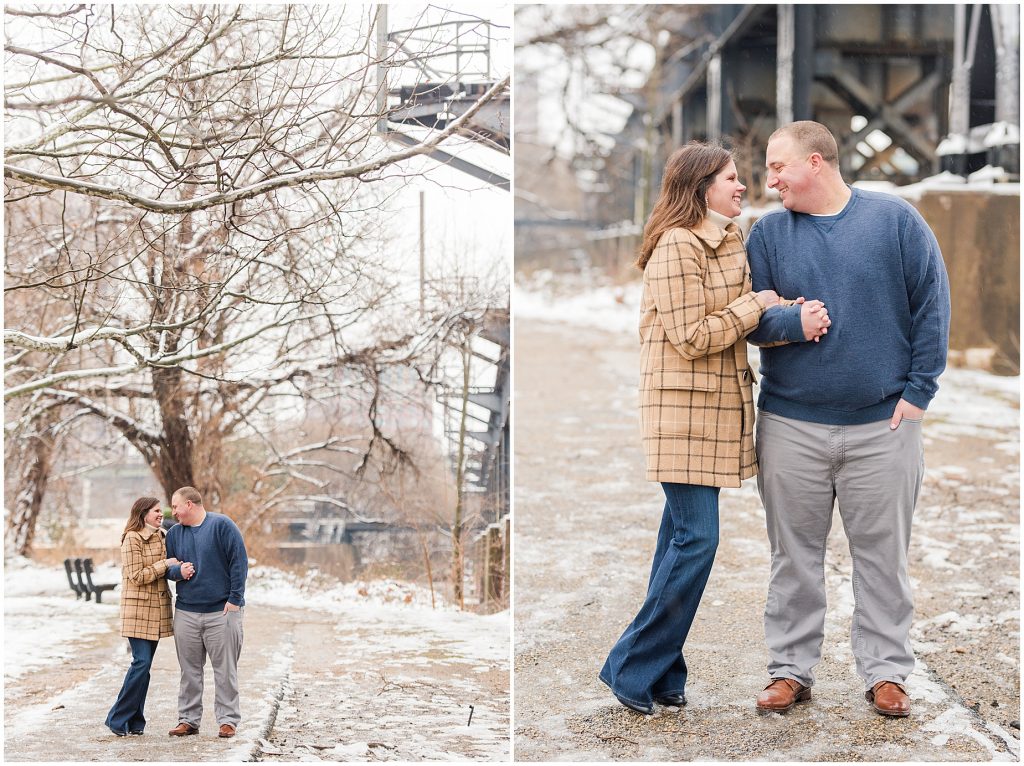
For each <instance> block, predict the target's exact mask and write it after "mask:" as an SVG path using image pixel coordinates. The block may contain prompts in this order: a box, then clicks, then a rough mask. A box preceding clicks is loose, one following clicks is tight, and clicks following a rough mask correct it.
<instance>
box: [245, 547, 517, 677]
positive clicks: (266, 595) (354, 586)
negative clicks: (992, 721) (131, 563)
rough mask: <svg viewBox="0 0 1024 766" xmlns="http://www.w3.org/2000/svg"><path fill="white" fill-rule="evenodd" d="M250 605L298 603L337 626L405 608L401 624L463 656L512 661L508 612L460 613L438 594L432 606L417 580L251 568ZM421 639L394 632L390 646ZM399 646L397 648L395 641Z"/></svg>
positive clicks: (418, 641)
mask: <svg viewBox="0 0 1024 766" xmlns="http://www.w3.org/2000/svg"><path fill="white" fill-rule="evenodd" d="M245 595H246V603H251V604H253V605H257V606H276V607H298V606H301V607H302V608H304V609H314V610H316V611H320V612H329V613H332V614H337V615H339V617H340V618H341V619H340V620H339V629H344V627H345V624H346V623H349V622H355V621H358V620H360V619H366V618H367V617H381V616H383V615H384V613H386V612H388V611H392V612H393V611H394V610H395V609H396V608H399V609H401V620H402V623H403V625H406V626H408V627H410V628H413V629H415V630H416V631H417V632H419V631H422V632H428V631H429V632H432V633H437V634H441V635H444V636H445V639H446V640H447V641H449V642H454V644H453V648H454V647H455V646H456V645H457V648H458V650H459V654H461V655H462V656H463V657H471V658H473V659H477V660H481V661H494V662H504V661H506V660H508V656H509V643H508V621H509V613H508V611H504V612H498V613H497V614H491V615H486V616H480V615H478V614H473V613H469V612H460V611H459V610H458V609H457V608H456V607H454V606H452V605H448V604H446V603H444V601H443V599H442V597H441V595H440V594H435V596H434V597H435V599H436V601H437V606H436V608H435V607H432V606H431V596H430V590H429V589H427V588H424V587H422V586H420V585H416V584H415V583H407V582H396V581H394V580H378V581H372V582H351V583H337V582H336V581H334V582H333V584H331V581H330V580H325V578H323V576H322V575H320V574H319V573H318V572H317V571H316V570H310V571H309V572H308V573H307V574H306V575H305V576H303V577H299V576H297V575H292V574H289V573H286V572H281V571H280V570H276V569H272V568H269V567H253V568H252V569H250V570H249V581H248V583H247V585H246V594H245ZM409 641H412V642H414V643H415V644H416V645H417V646H418V645H419V644H420V643H421V642H422V639H420V638H416V637H413V636H412V635H408V634H405V633H401V634H393V635H391V637H390V642H389V646H391V647H392V648H393V649H395V650H396V651H401V650H402V649H403V648H415V647H403V646H402V643H403V642H409ZM396 643H397V644H398V646H395V644H396Z"/></svg>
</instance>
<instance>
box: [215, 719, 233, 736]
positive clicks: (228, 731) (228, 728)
mask: <svg viewBox="0 0 1024 766" xmlns="http://www.w3.org/2000/svg"><path fill="white" fill-rule="evenodd" d="M217 736H218V737H223V738H224V739H227V738H228V737H233V736H235V727H234V726H232V725H231V724H229V723H222V724H221V725H220V731H219V732H218V733H217Z"/></svg>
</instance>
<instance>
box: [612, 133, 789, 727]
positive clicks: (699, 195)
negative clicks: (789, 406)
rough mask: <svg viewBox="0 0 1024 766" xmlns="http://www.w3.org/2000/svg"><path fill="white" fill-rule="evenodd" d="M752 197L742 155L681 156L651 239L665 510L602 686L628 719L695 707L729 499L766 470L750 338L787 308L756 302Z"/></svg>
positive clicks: (654, 399) (656, 453) (646, 293)
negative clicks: (742, 226)
mask: <svg viewBox="0 0 1024 766" xmlns="http://www.w3.org/2000/svg"><path fill="white" fill-rule="evenodd" d="M745 189H746V187H745V186H744V185H743V184H742V183H740V181H739V178H738V177H737V172H736V163H735V162H734V161H733V159H732V156H731V155H730V154H729V152H728V151H726V150H725V149H723V148H721V147H719V146H712V145H707V144H702V143H697V142H693V143H690V144H688V145H687V146H685V147H683V148H682V149H679V150H678V151H676V152H675V153H674V154H672V156H670V157H669V159H668V163H667V164H666V166H665V174H664V179H663V181H662V187H661V195H660V196H659V198H658V201H657V202H656V203H655V205H654V209H653V210H652V212H651V217H650V219H649V220H648V222H647V226H646V227H645V229H644V239H643V244H642V247H641V252H640V256H639V258H638V260H637V265H638V266H639V267H640V268H641V269H643V271H644V277H643V296H642V300H641V316H640V340H641V353H640V365H641V369H640V422H641V430H642V435H643V443H644V450H645V453H646V456H647V478H648V479H649V480H651V481H658V482H661V485H662V488H663V489H664V492H665V509H664V513H663V515H662V522H661V530H660V532H659V533H658V543H657V547H656V550H655V553H654V562H653V565H652V567H651V575H650V581H649V583H648V590H647V598H646V600H645V601H644V604H643V607H642V608H641V609H640V612H639V613H638V614H637V616H636V618H635V619H634V620H633V622H632V623H631V624H630V625H629V627H628V628H626V630H625V632H624V633H623V634H622V637H621V638H619V640H618V642H617V643H616V644H615V646H614V647H613V648H612V650H611V652H610V653H609V655H608V659H607V661H606V662H605V664H604V667H603V668H602V669H601V673H600V678H601V680H602V681H604V683H605V684H607V685H608V687H609V688H610V689H611V690H612V693H613V694H614V695H615V697H616V698H617V699H618V700H619V702H621V703H622V704H623V705H625V706H626V707H629V708H630V709H632V710H635V711H637V712H639V713H644V714H647V715H650V714H651V713H653V712H654V703H655V702H657V703H659V704H664V705H675V706H680V705H685V704H686V697H685V694H684V689H685V685H686V662H685V661H684V660H683V654H682V648H683V643H684V642H685V640H686V635H687V632H688V631H689V629H690V625H691V623H692V622H693V617H694V614H695V613H696V611H697V605H698V603H699V602H700V598H701V595H702V594H703V592H704V586H705V584H706V583H707V580H708V576H709V574H710V573H711V565H712V562H713V561H714V558H715V550H716V548H717V546H718V492H719V488H720V487H738V486H740V482H741V481H742V480H743V479H746V478H747V477H749V476H753V475H754V473H755V471H756V463H755V459H754V441H753V424H754V407H753V395H752V391H751V382H752V380H751V372H750V368H749V367H748V366H747V348H746V342H745V341H744V338H745V337H746V336H747V334H749V333H750V332H751V331H752V330H753V329H754V328H755V327H757V324H758V322H759V321H760V319H761V315H762V314H763V313H764V311H765V309H767V308H768V307H769V306H773V305H776V304H777V303H778V302H779V297H778V295H776V294H775V293H774V292H773V291H771V290H765V291H762V292H759V293H755V292H753V291H752V289H751V283H750V270H749V268H748V267H747V258H746V251H745V249H744V246H743V239H742V237H741V236H740V232H739V229H738V227H737V226H736V224H735V223H734V222H733V221H732V220H731V219H732V218H734V217H735V216H737V215H739V213H740V200H741V196H742V194H743V191H744V190H745Z"/></svg>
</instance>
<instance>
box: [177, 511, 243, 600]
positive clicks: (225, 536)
mask: <svg viewBox="0 0 1024 766" xmlns="http://www.w3.org/2000/svg"><path fill="white" fill-rule="evenodd" d="M167 558H174V559H178V560H179V561H181V562H183V563H184V562H186V561H191V562H192V563H193V564H195V567H196V573H195V575H193V577H192V579H190V580H183V579H182V578H181V566H180V565H178V566H173V567H171V568H170V569H169V570H167V577H168V579H170V580H175V581H176V584H175V586H174V590H175V593H176V595H177V598H176V599H175V602H174V606H175V608H177V609H182V610H184V611H186V612H204V613H206V612H220V611H222V610H223V609H224V603H225V602H226V601H230V602H231V603H232V604H234V605H235V606H245V578H246V576H247V575H248V573H249V556H248V554H247V553H246V551H245V542H244V541H243V540H242V533H241V532H240V531H239V530H238V527H237V526H235V522H233V521H232V520H231V519H229V518H228V517H227V516H225V515H224V514H222V513H211V512H209V511H207V512H206V518H205V519H203V523H202V524H200V525H199V526H198V527H186V526H185V525H184V524H175V525H174V526H173V527H171V528H170V529H169V530H168V532H167Z"/></svg>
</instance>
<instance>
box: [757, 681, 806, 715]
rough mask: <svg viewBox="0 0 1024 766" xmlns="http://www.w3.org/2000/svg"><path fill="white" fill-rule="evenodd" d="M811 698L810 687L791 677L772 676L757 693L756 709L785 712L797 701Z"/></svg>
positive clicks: (763, 711) (766, 711)
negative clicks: (769, 681) (762, 689)
mask: <svg viewBox="0 0 1024 766" xmlns="http://www.w3.org/2000/svg"><path fill="white" fill-rule="evenodd" d="M810 698H811V688H810V687H809V686H804V685H803V684H801V683H798V682H797V681H794V680H793V679H792V678H773V679H772V681H771V683H770V684H768V685H767V686H766V687H764V691H762V692H761V693H760V694H758V695H757V710H758V712H760V713H785V712H786V711H787V710H790V709H791V708H792V707H793V706H794V705H795V704H796V703H798V702H806V701H807V700H809V699H810Z"/></svg>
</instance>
